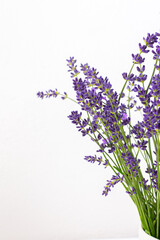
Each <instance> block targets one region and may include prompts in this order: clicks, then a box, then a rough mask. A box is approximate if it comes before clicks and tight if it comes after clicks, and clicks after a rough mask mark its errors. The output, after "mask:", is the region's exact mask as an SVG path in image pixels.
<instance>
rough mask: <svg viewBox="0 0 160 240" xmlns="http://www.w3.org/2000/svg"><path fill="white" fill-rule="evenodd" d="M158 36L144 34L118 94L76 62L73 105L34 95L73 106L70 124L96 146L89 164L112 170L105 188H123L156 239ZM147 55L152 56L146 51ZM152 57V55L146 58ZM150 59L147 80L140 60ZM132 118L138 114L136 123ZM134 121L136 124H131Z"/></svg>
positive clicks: (159, 223) (159, 224)
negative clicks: (117, 186) (144, 36)
mask: <svg viewBox="0 0 160 240" xmlns="http://www.w3.org/2000/svg"><path fill="white" fill-rule="evenodd" d="M159 38H160V34H159V33H155V34H149V33H148V34H147V37H146V38H143V40H144V43H143V44H141V43H139V53H137V54H132V59H133V64H132V67H131V69H130V71H129V73H126V72H124V73H123V74H122V77H123V79H124V85H123V87H122V90H121V92H120V93H117V92H116V91H115V90H114V89H113V88H112V85H111V83H110V81H109V80H108V78H107V77H106V78H103V77H102V76H99V73H98V72H97V70H96V69H95V68H91V67H90V66H89V65H88V64H84V65H83V64H81V65H80V70H79V69H78V68H77V65H76V60H75V59H74V58H73V57H71V58H70V59H69V60H67V65H68V67H69V72H70V73H71V78H72V80H73V88H74V90H75V92H76V100H74V99H71V98H70V97H69V96H68V95H67V93H66V92H65V93H64V94H61V93H60V92H59V91H58V90H57V89H56V90H49V91H46V92H38V93H37V95H38V97H40V98H42V99H43V98H45V97H46V98H50V97H57V96H61V98H62V99H63V100H64V99H70V100H73V101H75V103H77V104H78V105H79V106H80V109H81V110H80V112H78V111H72V112H71V114H70V115H69V116H68V118H69V119H70V120H71V122H72V123H73V124H75V125H76V128H77V129H78V131H79V132H81V134H82V136H86V135H88V136H89V138H90V139H91V140H92V141H94V142H95V143H96V144H97V154H96V155H94V156H85V158H84V159H85V160H87V161H88V162H91V163H95V162H97V163H98V164H99V165H103V166H104V167H110V168H111V169H112V171H113V174H114V175H113V176H112V178H111V179H110V180H107V183H106V185H105V187H104V191H103V193H102V194H103V195H105V196H107V195H108V193H109V191H111V188H113V187H114V186H115V185H116V184H117V183H121V184H122V185H123V186H124V188H125V190H126V192H127V193H128V194H129V196H130V197H131V199H132V200H133V202H134V204H135V205H136V207H137V210H138V213H139V216H140V220H141V224H142V228H143V230H144V231H145V232H146V233H147V234H148V235H151V236H153V237H155V238H158V239H159V238H160V41H159ZM150 50H151V51H150ZM149 52H150V53H149ZM147 53H149V54H148V56H149V57H151V59H153V71H152V73H151V74H150V76H147V74H146V72H145V71H146V70H145V65H144V61H145V58H143V55H146V54H147ZM135 114H139V116H138V117H137V119H138V121H137V122H135V117H134V116H135ZM133 118H134V119H133Z"/></svg>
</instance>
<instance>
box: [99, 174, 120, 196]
mask: <svg viewBox="0 0 160 240" xmlns="http://www.w3.org/2000/svg"><path fill="white" fill-rule="evenodd" d="M123 178H124V176H122V177H121V176H120V174H119V173H118V174H117V175H113V176H112V178H111V180H107V184H106V186H105V188H104V191H103V192H102V195H105V196H107V195H108V193H109V192H110V191H111V188H113V187H114V186H115V185H116V184H117V183H119V182H121V183H122V182H123Z"/></svg>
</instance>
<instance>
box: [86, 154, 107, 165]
mask: <svg viewBox="0 0 160 240" xmlns="http://www.w3.org/2000/svg"><path fill="white" fill-rule="evenodd" d="M84 160H86V161H88V162H90V163H95V162H98V165H100V164H101V163H102V162H103V160H102V157H97V156H96V155H95V156H85V157H84Z"/></svg>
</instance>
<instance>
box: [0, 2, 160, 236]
mask: <svg viewBox="0 0 160 240" xmlns="http://www.w3.org/2000/svg"><path fill="white" fill-rule="evenodd" d="M159 9H160V1H159V0H150V1H149V0H148V1H146V0H144V1H143V0H134V1H128V0H100V1H99V0H97V1H96V0H67V1H66V0H59V1H56V0H26V1H25V0H23V1H22V0H14V1H13V0H1V1H0V34H1V37H0V81H1V86H0V89H1V90H0V91H1V92H0V161H1V162H0V239H2V240H22V239H23V240H33V239H34V240H50V239H52V240H64V239H65V240H80V239H85V238H86V239H93V238H97V239H98V238H100V239H103V238H104V239H106V238H111V237H112V238H113V237H136V236H137V234H138V214H137V211H136V208H135V207H134V205H133V204H132V202H131V200H130V199H129V197H128V195H127V194H126V193H125V191H124V190H123V188H122V187H121V185H119V186H116V187H115V189H113V191H112V192H111V193H110V194H109V196H108V197H107V198H105V197H104V196H102V195H101V193H102V191H103V188H104V185H105V183H106V180H107V179H110V177H111V174H112V173H111V172H110V171H108V170H107V169H103V167H101V166H97V165H95V166H94V165H92V164H89V163H87V162H84V160H83V157H84V156H85V155H90V154H91V155H94V154H95V146H94V145H93V144H92V143H91V142H89V140H88V139H87V138H82V137H81V135H80V134H79V133H78V132H77V130H76V129H75V127H74V126H72V124H71V123H70V121H69V120H68V119H67V115H69V113H70V111H72V110H73V109H76V106H75V105H74V104H72V103H69V102H62V101H61V100H58V99H57V100H56V99H54V100H53V99H51V100H49V99H48V100H44V101H41V100H40V99H37V97H36V93H37V91H39V90H48V89H50V88H51V89H54V88H56V87H57V88H58V89H59V90H61V91H62V92H63V91H65V90H66V92H68V93H69V94H70V95H71V96H72V95H73V92H72V81H71V80H70V77H69V74H68V72H67V67H66V58H69V57H70V56H75V58H77V59H78V64H80V63H81V62H82V63H86V62H88V63H89V64H90V65H91V66H94V67H95V68H97V69H98V71H99V72H100V74H101V75H103V76H108V77H109V79H110V81H111V82H112V84H113V86H114V87H115V88H116V90H117V91H118V90H119V89H120V88H121V86H122V84H123V79H122V77H121V73H122V72H125V71H129V69H130V67H131V64H132V60H131V53H137V51H138V43H139V42H141V41H142V38H143V36H146V34H147V32H151V33H152V32H155V31H160V29H159V28H160V27H159V23H160V10H159Z"/></svg>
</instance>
